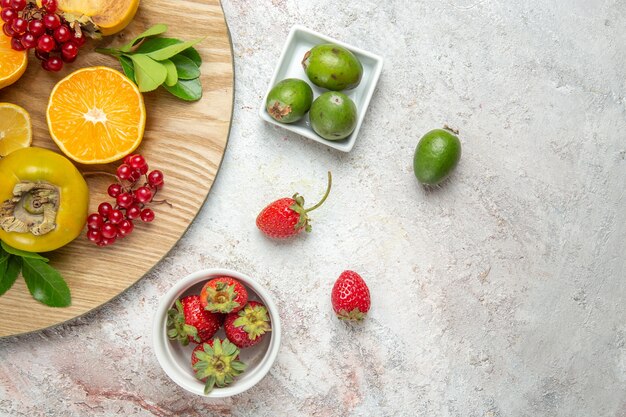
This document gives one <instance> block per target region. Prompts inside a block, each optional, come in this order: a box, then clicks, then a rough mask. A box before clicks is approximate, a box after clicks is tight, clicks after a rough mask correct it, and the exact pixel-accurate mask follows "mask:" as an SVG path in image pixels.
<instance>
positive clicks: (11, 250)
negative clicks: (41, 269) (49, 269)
mask: <svg viewBox="0 0 626 417" xmlns="http://www.w3.org/2000/svg"><path fill="white" fill-rule="evenodd" d="M0 245H1V246H2V249H4V250H5V251H7V252H8V253H10V254H11V255H16V256H20V257H22V258H30V259H39V260H40V261H44V262H48V258H44V257H43V256H41V255H39V254H37V253H35V252H26V251H23V250H19V249H15V248H13V247H11V246H9V245H7V244H6V243H4V242H0Z"/></svg>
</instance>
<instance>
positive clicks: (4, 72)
mask: <svg viewBox="0 0 626 417" xmlns="http://www.w3.org/2000/svg"><path fill="white" fill-rule="evenodd" d="M27 63H28V54H27V53H26V51H14V50H13V49H12V48H11V38H9V37H8V36H7V35H5V34H4V33H2V32H1V31H0V88H4V87H6V86H9V85H11V84H13V83H14V82H16V81H17V80H18V79H19V78H20V77H21V76H22V74H24V71H26V64H27Z"/></svg>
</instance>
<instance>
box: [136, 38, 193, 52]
mask: <svg viewBox="0 0 626 417" xmlns="http://www.w3.org/2000/svg"><path fill="white" fill-rule="evenodd" d="M179 43H183V41H181V40H180V39H174V38H152V39H146V40H145V41H143V42H142V44H141V45H139V47H138V48H137V49H135V53H136V54H137V53H141V54H147V53H148V52H154V51H158V50H159V49H163V48H165V47H168V46H172V45H177V44H179Z"/></svg>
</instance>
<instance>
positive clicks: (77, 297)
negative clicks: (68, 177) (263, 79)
mask: <svg viewBox="0 0 626 417" xmlns="http://www.w3.org/2000/svg"><path fill="white" fill-rule="evenodd" d="M155 23H165V24H167V25H168V26H169V30H168V32H167V34H166V36H172V37H177V38H181V39H185V40H192V39H198V38H205V39H204V41H202V42H201V43H200V44H198V45H197V46H196V48H197V49H198V51H199V52H200V55H201V56H202V59H203V64H202V85H203V97H202V99H201V100H200V101H198V102H195V103H186V102H183V101H181V100H178V99H176V98H174V97H173V96H171V95H170V94H169V93H167V92H165V91H164V90H162V89H159V90H157V91H156V92H152V93H148V94H145V95H144V98H145V102H146V112H147V124H146V132H145V135H144V139H143V142H142V144H141V146H140V148H139V149H138V152H140V153H141V154H143V155H144V156H145V157H146V159H147V160H148V163H149V165H150V168H151V169H160V170H162V171H163V172H164V174H165V181H166V185H165V187H164V188H163V190H162V192H160V193H159V194H160V196H161V197H162V198H165V199H167V200H168V201H169V202H170V203H171V204H172V205H173V207H172V208H170V207H169V206H167V205H165V204H161V205H158V206H155V213H156V219H155V221H154V222H153V223H150V224H141V222H139V223H137V224H136V227H135V231H134V232H133V233H132V234H131V235H130V236H128V237H126V238H125V239H124V240H123V241H120V242H118V243H116V244H115V245H113V246H111V247H106V248H100V247H97V246H95V245H93V244H92V243H90V242H88V241H87V239H86V238H85V236H84V235H82V236H80V237H79V238H78V239H76V240H75V241H74V242H72V243H71V244H70V245H68V246H66V247H64V248H61V249H59V250H58V251H55V252H52V253H49V255H47V256H48V257H49V258H50V263H51V264H52V265H53V266H55V267H56V268H57V269H59V270H60V271H61V273H62V274H63V276H64V277H65V279H66V281H67V283H68V285H69V287H70V289H71V291H72V305H71V306H70V307H68V308H51V307H46V306H44V305H42V304H39V303H38V302H36V301H35V300H34V299H33V298H32V297H31V296H30V294H29V293H28V289H27V288H26V284H25V283H24V281H23V279H18V281H17V282H16V283H15V285H14V286H13V288H11V289H10V290H9V291H8V292H7V293H6V294H4V295H3V296H2V297H0V337H1V336H9V335H15V334H20V333H26V332H30V331H34V330H38V329H43V328H46V327H49V326H52V325H55V324H58V323H62V322H64V321H67V320H69V319H71V318H74V317H77V316H79V315H82V314H84V313H86V312H88V311H90V310H92V309H93V308H95V307H98V306H100V305H102V304H103V303H106V302H107V301H109V300H110V299H111V298H113V297H115V296H116V295H118V294H120V293H121V292H123V291H124V290H126V289H127V288H128V287H129V286H131V285H132V284H134V283H135V282H136V281H137V280H139V279H140V278H141V277H142V276H143V275H144V274H145V273H146V272H148V271H149V270H150V269H151V268H152V267H153V266H154V265H155V264H156V263H157V262H159V260H160V259H161V258H162V257H163V256H164V255H165V254H167V252H168V251H169V250H170V249H171V248H172V247H173V246H174V245H175V244H176V242H177V241H178V240H179V239H180V237H181V236H182V235H183V233H184V232H185V230H186V229H187V227H188V226H189V225H190V223H191V222H192V221H193V219H194V217H195V216H196V214H197V213H198V211H199V210H200V208H201V206H202V204H203V203H204V201H205V199H206V198H207V195H208V193H209V190H210V189H211V185H212V184H213V181H214V179H215V175H216V174H217V171H218V169H219V166H220V163H221V161H222V157H223V155H224V151H225V148H226V143H227V141H228V134H229V130H230V122H231V117H232V111H233V93H234V78H233V77H234V74H233V57H232V50H231V43H230V36H229V33H228V27H227V25H226V21H225V19H224V14H223V11H222V7H221V4H220V2H219V0H195V1H177V2H176V7H172V2H170V1H167V0H141V4H140V7H139V11H138V12H137V15H136V17H135V20H134V21H133V23H131V24H130V25H129V26H128V27H127V28H126V29H125V30H124V31H123V32H121V33H119V34H117V35H115V36H112V37H109V38H106V39H103V40H101V41H98V42H89V43H87V45H85V47H84V48H83V49H81V53H80V55H79V58H78V60H77V61H76V62H75V63H74V64H72V65H68V66H66V68H64V69H63V71H61V72H60V73H49V72H46V71H43V70H42V69H41V68H40V66H39V61H37V60H36V59H35V58H34V57H33V56H32V52H31V56H30V58H31V59H30V62H29V67H28V70H27V71H26V73H25V75H24V76H23V77H22V78H21V79H20V80H19V81H18V82H17V83H15V84H14V85H12V86H10V87H7V88H5V89H3V90H0V102H10V103H15V104H18V105H20V106H22V107H24V108H25V109H26V110H28V112H29V113H30V115H31V117H32V121H33V146H40V147H45V148H48V149H52V150H54V151H57V152H59V149H58V148H57V147H56V146H55V144H54V142H53V141H52V139H50V135H49V133H48V128H47V125H46V121H45V109H46V105H47V102H48V96H49V94H50V91H51V90H52V88H53V86H54V85H55V83H56V82H57V81H59V80H60V79H61V78H63V77H65V76H66V75H67V74H69V73H70V72H71V71H73V70H76V69H78V68H81V67H88V66H94V65H106V66H110V67H113V68H115V69H118V70H119V69H120V66H119V63H118V62H117V60H116V59H114V58H111V57H109V56H105V55H100V54H98V53H95V52H94V51H93V49H94V48H95V47H96V46H98V47H107V46H118V45H121V44H122V43H125V42H127V41H128V40H130V39H132V38H133V37H134V36H135V35H137V34H139V33H141V32H142V31H143V30H145V29H146V28H147V27H149V26H151V25H153V24H155ZM116 166H117V164H109V165H104V166H79V169H80V170H81V171H83V172H90V171H92V172H93V171H98V170H100V171H107V172H111V173H113V172H115V168H116ZM1 180H2V179H0V181H1ZM87 182H88V184H89V188H90V193H91V194H90V206H91V207H90V210H91V212H93V211H95V209H96V207H97V205H98V204H99V203H100V202H102V201H110V200H111V199H110V197H108V196H107V195H106V188H107V186H108V184H110V182H111V179H110V178H108V177H106V176H102V175H95V176H92V175H89V176H87Z"/></svg>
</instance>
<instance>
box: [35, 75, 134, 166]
mask: <svg viewBox="0 0 626 417" xmlns="http://www.w3.org/2000/svg"><path fill="white" fill-rule="evenodd" d="M46 118H47V120H48V129H49V130H50V136H52V139H53V140H54V141H55V142H56V144H57V145H58V146H59V148H61V150H62V151H63V152H64V153H65V155H67V156H68V157H69V158H71V159H73V160H74V161H76V162H79V163H82V164H105V163H109V162H113V161H117V160H118V159H120V158H123V157H124V156H126V155H128V154H129V153H131V152H132V151H134V150H135V149H137V146H139V144H140V143H141V139H142V137H143V132H144V129H145V126H146V108H145V106H144V102H143V96H142V95H141V93H140V92H139V89H138V88H137V86H136V85H135V83H133V82H132V81H130V80H129V79H128V78H126V77H125V76H124V75H122V74H121V73H120V72H118V71H116V70H114V69H111V68H108V67H89V68H82V69H79V70H77V71H75V72H73V73H71V74H70V75H68V76H67V77H65V78H63V79H62V80H61V81H59V82H58V83H57V85H55V86H54V89H53V90H52V93H51V94H50V100H49V101H48V108H47V110H46Z"/></svg>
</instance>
